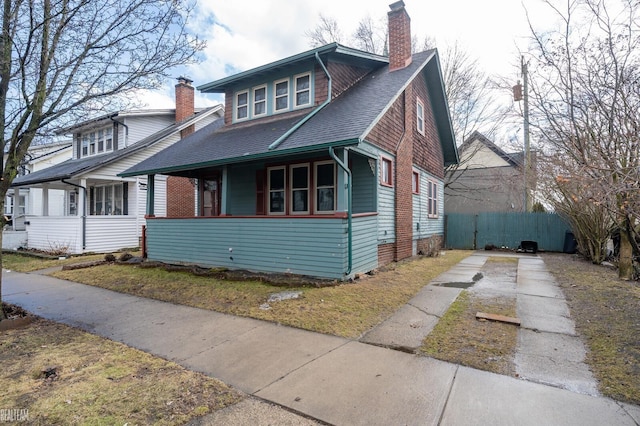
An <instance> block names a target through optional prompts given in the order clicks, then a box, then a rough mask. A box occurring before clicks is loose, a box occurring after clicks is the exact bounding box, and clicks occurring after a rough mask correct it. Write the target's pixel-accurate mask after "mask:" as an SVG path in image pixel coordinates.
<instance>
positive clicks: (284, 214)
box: [267, 166, 288, 216]
mask: <svg viewBox="0 0 640 426" xmlns="http://www.w3.org/2000/svg"><path fill="white" fill-rule="evenodd" d="M272 170H283V171H284V188H282V190H277V191H272V190H271V171H272ZM287 170H288V168H287V166H273V167H267V215H269V216H286V214H287ZM280 191H282V193H283V202H284V206H283V208H282V211H281V212H273V211H271V192H280Z"/></svg>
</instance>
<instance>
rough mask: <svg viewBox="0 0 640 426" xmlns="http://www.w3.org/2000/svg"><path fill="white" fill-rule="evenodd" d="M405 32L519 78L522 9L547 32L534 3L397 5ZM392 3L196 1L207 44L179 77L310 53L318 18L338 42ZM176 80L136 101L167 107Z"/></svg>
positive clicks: (209, 101)
mask: <svg viewBox="0 0 640 426" xmlns="http://www.w3.org/2000/svg"><path fill="white" fill-rule="evenodd" d="M404 1H405V5H406V9H407V12H408V13H409V16H410V17H411V30H412V33H413V34H415V35H417V36H418V37H419V38H420V39H423V38H424V37H425V36H427V35H429V36H430V37H432V38H434V39H435V40H436V44H437V46H438V48H439V49H440V50H444V49H445V48H446V46H448V45H452V44H453V43H456V42H457V43H459V44H460V45H461V46H463V47H464V48H465V49H466V50H467V51H468V52H469V53H470V54H471V55H472V56H475V57H477V58H478V60H479V63H480V66H481V67H482V68H483V70H484V71H486V72H488V73H492V74H498V75H501V76H503V77H507V78H509V79H512V80H514V84H515V80H517V79H518V69H519V68H518V64H519V56H518V48H520V49H526V44H527V42H526V36H527V35H528V34H529V28H528V24H527V21H526V14H525V7H526V8H527V10H528V11H529V13H530V16H531V19H532V21H533V22H534V23H535V24H536V26H537V27H544V26H548V25H549V23H548V22H545V14H547V13H548V9H547V8H545V7H544V6H543V4H542V3H543V2H542V1H541V0H522V3H521V2H518V1H514V0H483V1H478V0H450V1H448V2H443V1H437V2H436V1H427V0H404ZM391 3H393V1H392V0H348V1H345V0H305V1H291V0H244V1H243V0H233V1H230V0H198V5H197V14H196V15H195V16H194V18H195V19H193V20H192V21H191V30H192V32H193V33H194V34H197V35H198V37H200V38H202V39H205V40H207V48H206V50H205V51H204V52H203V61H202V62H201V63H200V64H197V65H194V66H191V67H189V68H188V69H182V70H175V74H176V75H175V77H177V76H178V75H180V74H186V75H188V76H189V77H191V78H192V79H193V80H194V85H196V86H198V85H201V84H205V83H208V82H211V81H214V80H216V79H219V78H222V77H225V76H227V75H230V74H233V73H235V72H239V71H244V70H247V69H250V68H253V67H256V66H260V65H263V64H266V63H269V62H271V61H275V60H278V59H280V58H283V57H286V56H290V55H294V54H296V53H299V52H302V51H305V50H308V49H310V45H309V40H308V38H307V37H306V36H305V31H308V30H309V29H312V28H314V27H315V26H316V24H317V23H318V19H319V14H320V13H323V14H324V15H326V16H330V17H333V18H334V19H336V20H337V22H338V23H339V24H340V27H341V28H342V32H343V34H344V35H345V36H349V35H350V34H351V33H353V31H354V30H355V28H356V26H357V24H358V22H359V21H360V19H362V18H363V17H365V16H367V15H369V16H371V18H373V19H374V20H377V19H381V20H382V19H386V14H387V11H388V10H389V4H391ZM174 84H175V80H169V81H167V82H166V84H165V87H163V88H162V89H161V90H158V91H156V92H153V93H146V94H144V95H143V97H142V99H144V100H145V101H146V103H147V107H149V108H173V107H174V100H173V86H174ZM221 101H222V98H221V97H220V96H217V97H216V96H213V95H201V94H200V93H199V92H198V93H197V94H196V106H197V107H201V106H208V105H213V104H216V103H219V102H221Z"/></svg>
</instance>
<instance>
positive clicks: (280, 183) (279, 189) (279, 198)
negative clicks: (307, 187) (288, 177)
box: [267, 167, 286, 214]
mask: <svg viewBox="0 0 640 426" xmlns="http://www.w3.org/2000/svg"><path fill="white" fill-rule="evenodd" d="M285 172H286V168H285V167H272V168H269V169H268V171H267V179H268V182H267V188H269V210H268V212H269V214H285V204H284V198H285V197H284V194H285V174H286V173H285Z"/></svg>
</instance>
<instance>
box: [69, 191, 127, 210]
mask: <svg viewBox="0 0 640 426" xmlns="http://www.w3.org/2000/svg"><path fill="white" fill-rule="evenodd" d="M90 197H91V200H90V207H91V211H90V214H91V215H97V216H103V215H122V214H125V205H124V187H123V185H122V184H114V185H101V186H94V187H92V188H91V190H90ZM76 205H77V202H76ZM76 208H77V207H76ZM69 211H71V203H70V205H69Z"/></svg>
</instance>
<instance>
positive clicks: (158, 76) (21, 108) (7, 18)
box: [0, 0, 204, 316]
mask: <svg viewBox="0 0 640 426" xmlns="http://www.w3.org/2000/svg"><path fill="white" fill-rule="evenodd" d="M191 9H192V5H189V4H186V3H185V2H180V1H165V0H101V1H88V0H39V1H31V0H3V13H2V35H1V36H0V110H1V111H0V112H1V114H0V136H1V137H2V148H3V152H4V153H5V155H6V156H7V157H6V162H5V163H4V164H3V165H2V180H1V181H0V211H3V209H4V202H5V196H6V193H7V190H8V189H9V187H10V185H11V183H12V182H13V179H14V178H15V177H16V174H17V170H18V166H19V165H20V162H21V161H22V159H23V157H24V156H25V154H26V152H27V150H28V149H29V146H30V145H31V143H32V141H33V140H34V138H35V137H36V136H37V135H39V134H43V133H47V132H48V131H49V130H50V129H51V128H52V127H56V126H57V125H58V124H59V123H61V122H63V121H64V122H66V123H69V122H72V121H76V120H79V119H86V118H88V117H89V116H90V115H91V114H92V113H93V112H97V111H101V110H103V109H104V108H105V107H106V106H110V105H111V106H113V105H114V102H116V101H117V100H120V102H122V103H126V95H127V94H128V93H131V92H132V91H133V90H136V89H152V88H157V87H158V86H159V83H160V82H161V80H162V79H163V77H166V73H167V71H168V70H169V69H170V68H172V67H174V66H177V65H183V64H187V63H190V62H193V61H194V60H195V59H196V54H197V53H198V51H200V50H201V49H202V48H203V47H204V45H203V43H202V42H200V41H199V40H197V38H194V37H192V36H190V35H189V33H188V32H187V30H186V23H187V20H188V17H189V15H190V12H191ZM0 243H1V237H0ZM1 262H2V258H1V256H0V265H1ZM1 296H2V287H1V276H0V299H1ZM1 315H2V316H4V312H2V313H1Z"/></svg>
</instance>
